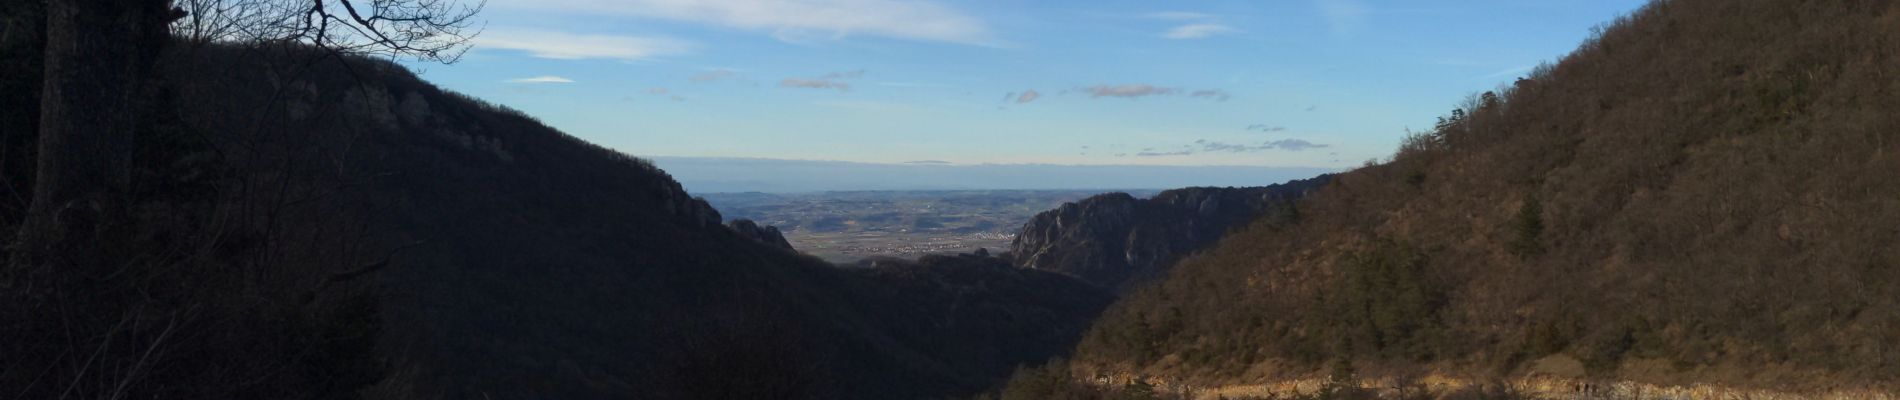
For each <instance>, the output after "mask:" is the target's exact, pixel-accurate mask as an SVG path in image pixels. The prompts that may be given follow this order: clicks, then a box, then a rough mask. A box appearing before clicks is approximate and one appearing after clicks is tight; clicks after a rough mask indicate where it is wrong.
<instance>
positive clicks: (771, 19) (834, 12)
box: [489, 0, 1000, 45]
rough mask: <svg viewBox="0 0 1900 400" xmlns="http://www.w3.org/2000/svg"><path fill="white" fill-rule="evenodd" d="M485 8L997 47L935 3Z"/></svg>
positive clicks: (969, 19) (554, 0)
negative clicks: (611, 16)
mask: <svg viewBox="0 0 1900 400" xmlns="http://www.w3.org/2000/svg"><path fill="white" fill-rule="evenodd" d="M489 5H490V6H492V7H499V8H516V9H521V10H533V11H554V12H569V13H585V14H590V15H618V16H626V17H636V18H653V19H665V20H675V21H685V22H693V23H701V24H710V25H717V26H722V27H728V28H736V29H744V30H751V31H759V32H764V33H767V34H771V35H773V36H775V37H785V36H792V37H801V38H804V37H812V36H827V37H831V38H844V37H849V36H853V35H864V36H877V37H886V38H893V39H904V40H915V41H927V42H948V43H961V44H974V45H996V44H998V43H1000V40H998V39H997V38H996V37H995V35H994V34H992V33H991V32H990V29H989V27H988V26H987V25H986V24H984V23H983V21H981V20H979V19H977V18H976V17H973V16H970V15H969V14H966V13H964V12H962V11H959V10H957V9H955V8H952V7H950V6H947V5H944V4H942V3H941V2H938V1H919V0H717V1H694V0H492V1H491V2H490V3H489ZM801 32H809V33H814V34H816V35H812V34H803V33H801Z"/></svg>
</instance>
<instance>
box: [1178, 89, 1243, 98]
mask: <svg viewBox="0 0 1900 400" xmlns="http://www.w3.org/2000/svg"><path fill="white" fill-rule="evenodd" d="M1188 97H1194V98H1202V99H1214V100H1218V101H1227V99H1229V98H1232V97H1233V95H1230V94H1227V91H1225V90H1219V89H1208V90H1196V91H1194V92H1193V93H1188Z"/></svg>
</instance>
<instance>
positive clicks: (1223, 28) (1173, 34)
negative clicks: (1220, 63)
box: [1161, 23, 1240, 40]
mask: <svg viewBox="0 0 1900 400" xmlns="http://www.w3.org/2000/svg"><path fill="white" fill-rule="evenodd" d="M1237 32H1240V30H1239V29H1234V27H1231V26H1227V25H1221V24H1215V23H1196V24H1187V25H1181V26H1178V27H1175V28H1174V29H1171V30H1169V31H1168V32H1167V33H1163V34H1161V37H1164V38H1169V39H1177V40H1178V39H1201V38H1206V37H1209V36H1214V35H1220V34H1228V33H1237Z"/></svg>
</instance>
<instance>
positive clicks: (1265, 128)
mask: <svg viewBox="0 0 1900 400" xmlns="http://www.w3.org/2000/svg"><path fill="white" fill-rule="evenodd" d="M1247 130H1250V131H1261V132H1284V131H1286V127H1284V126H1279V125H1267V124H1253V125H1247Z"/></svg>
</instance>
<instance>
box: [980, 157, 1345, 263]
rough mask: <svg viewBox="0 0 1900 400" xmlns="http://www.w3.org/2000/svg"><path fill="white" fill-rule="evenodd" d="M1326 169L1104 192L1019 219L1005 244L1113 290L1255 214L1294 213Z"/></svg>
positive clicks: (1022, 259) (1017, 254)
mask: <svg viewBox="0 0 1900 400" xmlns="http://www.w3.org/2000/svg"><path fill="white" fill-rule="evenodd" d="M1329 177H1330V176H1329V175H1328V176H1320V177H1316V178H1312V179H1306V180H1296V181H1291V182H1287V183H1282V184H1278V185H1272V186H1266V187H1249V188H1212V187H1194V188H1185V189H1175V190H1169V191H1165V192H1161V193H1160V194H1156V195H1155V196H1154V197H1152V198H1148V199H1137V198H1135V197H1134V196H1130V195H1128V194H1127V193H1108V194H1102V195H1097V196H1094V197H1090V198H1087V199H1083V200H1082V201H1078V202H1074V203H1067V204H1063V205H1062V206H1061V207H1058V208H1056V209H1054V210H1050V211H1045V212H1043V213H1041V214H1037V215H1036V216H1035V217H1034V218H1031V219H1030V220H1029V222H1028V223H1025V224H1023V229H1022V231H1021V232H1020V233H1018V234H1017V235H1016V240H1015V242H1013V243H1012V244H1011V246H1010V248H1011V253H1012V254H1013V257H1014V260H1015V261H1016V264H1017V266H1020V267H1023V268H1030V269H1037V270H1044V271H1050V272H1056V273H1061V274H1067V275H1072V276H1075V277H1078V278H1081V279H1083V280H1086V281H1089V282H1091V283H1094V284H1096V285H1101V286H1103V287H1107V288H1112V289H1116V290H1121V289H1126V288H1128V287H1130V286H1132V285H1133V284H1136V283H1139V282H1141V281H1144V280H1146V279H1149V278H1152V277H1154V276H1157V275H1159V274H1160V273H1161V272H1162V271H1164V270H1165V269H1166V268H1167V267H1168V266H1169V265H1172V264H1173V263H1174V262H1175V261H1178V260H1180V259H1181V258H1182V257H1184V256H1186V255H1188V254H1192V253H1193V252H1194V251H1196V250H1199V249H1201V248H1203V247H1207V246H1209V245H1212V244H1213V243H1214V242H1215V241H1217V240H1219V239H1220V237H1221V236H1222V235H1224V234H1226V233H1227V232H1228V231H1229V230H1232V229H1234V228H1238V227H1241V226H1245V225H1246V224H1248V223H1250V222H1252V221H1254V220H1255V219H1257V218H1261V217H1262V216H1267V215H1271V216H1273V217H1276V218H1291V217H1293V216H1294V213H1293V208H1292V203H1293V202H1294V201H1295V200H1298V199H1299V198H1300V197H1302V196H1304V195H1305V194H1306V193H1307V192H1308V191H1310V190H1312V189H1316V188H1318V187H1319V186H1320V185H1323V184H1325V182H1326V181H1327V179H1328V178H1329Z"/></svg>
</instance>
